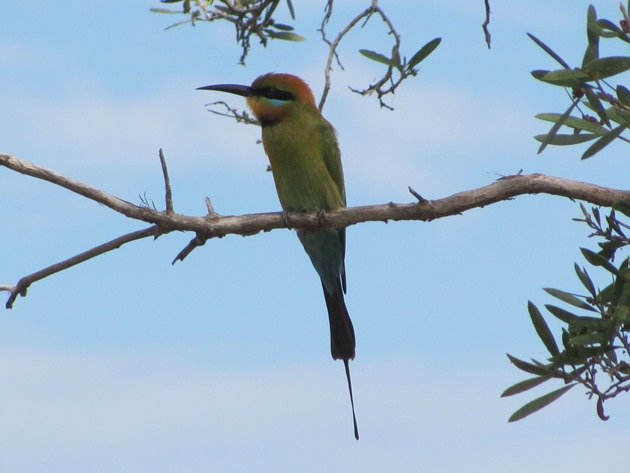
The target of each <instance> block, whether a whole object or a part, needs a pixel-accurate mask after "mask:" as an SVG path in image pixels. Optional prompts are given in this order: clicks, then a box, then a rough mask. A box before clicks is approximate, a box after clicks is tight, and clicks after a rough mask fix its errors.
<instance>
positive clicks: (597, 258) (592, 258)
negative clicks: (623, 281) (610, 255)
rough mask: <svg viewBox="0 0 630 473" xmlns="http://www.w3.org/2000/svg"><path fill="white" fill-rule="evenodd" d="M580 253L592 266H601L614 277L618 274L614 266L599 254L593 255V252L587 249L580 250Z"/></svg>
mask: <svg viewBox="0 0 630 473" xmlns="http://www.w3.org/2000/svg"><path fill="white" fill-rule="evenodd" d="M580 251H581V252H582V254H583V255H584V258H585V259H586V261H588V262H589V263H591V264H592V265H593V266H601V267H602V268H604V269H606V270H607V271H609V272H611V273H613V274H614V275H617V274H619V271H618V270H617V268H616V267H615V265H614V264H612V263H611V262H610V261H608V260H607V259H606V258H604V257H603V256H602V255H600V254H599V253H595V252H594V251H592V250H589V249H588V248H580Z"/></svg>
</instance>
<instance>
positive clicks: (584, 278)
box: [573, 263, 597, 297]
mask: <svg viewBox="0 0 630 473" xmlns="http://www.w3.org/2000/svg"><path fill="white" fill-rule="evenodd" d="M573 269H575V274H577V276H578V278H579V279H580V282H581V283H582V285H583V286H584V287H585V288H586V290H587V291H588V292H590V294H591V296H593V297H595V296H596V295H597V291H596V290H595V284H593V281H592V280H591V277H590V276H589V275H588V273H587V272H586V269H583V268H580V267H579V266H578V264H577V263H573Z"/></svg>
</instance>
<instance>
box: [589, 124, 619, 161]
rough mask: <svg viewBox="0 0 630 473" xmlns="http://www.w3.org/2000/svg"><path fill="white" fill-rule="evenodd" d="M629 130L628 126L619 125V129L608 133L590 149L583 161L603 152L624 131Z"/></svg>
mask: <svg viewBox="0 0 630 473" xmlns="http://www.w3.org/2000/svg"><path fill="white" fill-rule="evenodd" d="M626 128H627V126H626V125H619V126H618V127H617V128H613V129H612V130H611V131H609V132H608V133H606V134H605V135H604V136H602V137H601V138H600V139H598V140H597V141H596V142H595V143H593V144H592V145H591V146H589V147H588V149H587V150H586V151H584V154H583V155H582V159H588V158H590V157H592V156H594V155H596V154H597V153H599V152H600V151H601V150H603V149H604V148H605V147H606V146H608V145H609V144H610V143H611V142H612V141H613V140H614V139H616V138H617V137H618V136H619V135H621V134H622V133H623V131H624V130H625V129H626Z"/></svg>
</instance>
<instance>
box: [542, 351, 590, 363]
mask: <svg viewBox="0 0 630 473" xmlns="http://www.w3.org/2000/svg"><path fill="white" fill-rule="evenodd" d="M550 360H551V361H552V362H553V364H554V365H556V366H567V365H568V366H577V365H583V364H584V363H586V359H584V358H579V357H577V356H569V355H566V354H564V353H560V354H559V355H556V356H552V357H551V358H550Z"/></svg>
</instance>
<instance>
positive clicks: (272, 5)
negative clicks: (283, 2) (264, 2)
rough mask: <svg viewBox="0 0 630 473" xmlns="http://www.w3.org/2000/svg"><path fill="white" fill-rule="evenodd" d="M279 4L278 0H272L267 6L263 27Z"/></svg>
mask: <svg viewBox="0 0 630 473" xmlns="http://www.w3.org/2000/svg"><path fill="white" fill-rule="evenodd" d="M279 4H280V0H273V2H272V3H270V4H269V6H268V7H267V13H266V14H265V18H264V20H263V23H262V24H263V25H266V24H267V22H269V20H270V19H271V16H272V15H273V13H274V12H275V11H276V8H278V5H279Z"/></svg>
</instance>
